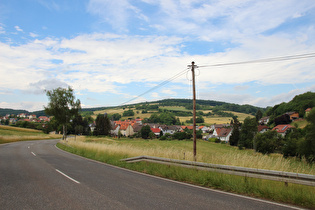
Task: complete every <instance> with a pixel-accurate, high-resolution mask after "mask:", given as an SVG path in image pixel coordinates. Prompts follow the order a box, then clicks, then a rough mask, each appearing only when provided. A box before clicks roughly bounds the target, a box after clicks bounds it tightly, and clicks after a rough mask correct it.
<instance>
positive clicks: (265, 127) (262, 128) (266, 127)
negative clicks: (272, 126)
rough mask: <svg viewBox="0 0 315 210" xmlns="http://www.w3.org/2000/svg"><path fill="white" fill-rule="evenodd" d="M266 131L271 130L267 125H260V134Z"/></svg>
mask: <svg viewBox="0 0 315 210" xmlns="http://www.w3.org/2000/svg"><path fill="white" fill-rule="evenodd" d="M264 129H269V127H268V126H267V125H258V132H260V131H262V130H264Z"/></svg>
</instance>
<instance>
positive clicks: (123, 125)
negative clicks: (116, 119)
mask: <svg viewBox="0 0 315 210" xmlns="http://www.w3.org/2000/svg"><path fill="white" fill-rule="evenodd" d="M128 126H129V124H127V123H124V124H121V125H120V130H127V128H128Z"/></svg>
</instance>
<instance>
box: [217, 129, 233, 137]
mask: <svg viewBox="0 0 315 210" xmlns="http://www.w3.org/2000/svg"><path fill="white" fill-rule="evenodd" d="M216 129H217V134H218V137H226V136H228V135H229V134H230V133H231V132H232V130H233V128H216ZM218 131H219V132H218Z"/></svg>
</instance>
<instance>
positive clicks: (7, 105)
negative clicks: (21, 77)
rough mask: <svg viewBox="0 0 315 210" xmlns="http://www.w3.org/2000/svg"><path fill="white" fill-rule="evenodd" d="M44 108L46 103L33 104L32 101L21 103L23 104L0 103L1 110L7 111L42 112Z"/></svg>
mask: <svg viewBox="0 0 315 210" xmlns="http://www.w3.org/2000/svg"><path fill="white" fill-rule="evenodd" d="M44 106H47V103H46V102H33V101H23V102H12V103H8V102H0V107H1V108H8V109H23V110H27V111H30V112H33V111H39V110H43V109H44Z"/></svg>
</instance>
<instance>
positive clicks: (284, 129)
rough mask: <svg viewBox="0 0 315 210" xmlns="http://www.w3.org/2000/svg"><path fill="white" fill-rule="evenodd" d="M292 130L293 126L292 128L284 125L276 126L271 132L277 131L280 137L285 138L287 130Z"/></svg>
mask: <svg viewBox="0 0 315 210" xmlns="http://www.w3.org/2000/svg"><path fill="white" fill-rule="evenodd" d="M292 128H294V126H292V125H290V124H284V125H277V126H276V127H274V128H273V129H272V130H273V131H277V132H278V134H280V135H282V136H285V135H286V134H287V133H288V132H289V130H290V129H292Z"/></svg>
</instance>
